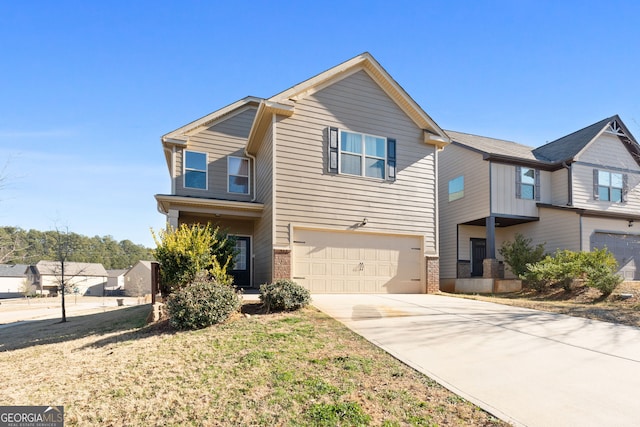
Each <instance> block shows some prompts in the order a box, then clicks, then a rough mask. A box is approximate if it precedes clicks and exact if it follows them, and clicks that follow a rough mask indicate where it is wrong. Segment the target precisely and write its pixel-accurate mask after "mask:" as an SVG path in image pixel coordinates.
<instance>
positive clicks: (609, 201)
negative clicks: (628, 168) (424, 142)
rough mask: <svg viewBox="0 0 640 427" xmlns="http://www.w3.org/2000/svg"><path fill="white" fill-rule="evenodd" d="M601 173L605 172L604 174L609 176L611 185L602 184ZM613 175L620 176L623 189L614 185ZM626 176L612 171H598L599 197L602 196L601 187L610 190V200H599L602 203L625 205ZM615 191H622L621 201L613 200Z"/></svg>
mask: <svg viewBox="0 0 640 427" xmlns="http://www.w3.org/2000/svg"><path fill="white" fill-rule="evenodd" d="M600 172H603V173H606V174H608V175H609V185H602V184H601V183H600V179H599V176H600ZM613 175H620V179H621V180H622V187H615V186H614V185H613V179H612V176H613ZM624 175H625V174H624V173H622V172H612V171H608V170H604V169H598V184H597V186H598V195H599V194H600V187H603V188H605V187H606V188H608V189H609V198H608V199H606V200H604V199H602V198H600V197H598V200H599V201H601V202H608V203H623V202H624ZM613 189H616V190H620V200H612V197H611V194H612V190H613Z"/></svg>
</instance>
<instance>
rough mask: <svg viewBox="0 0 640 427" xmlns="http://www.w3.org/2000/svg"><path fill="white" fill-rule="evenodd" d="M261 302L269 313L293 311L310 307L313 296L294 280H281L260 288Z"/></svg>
mask: <svg viewBox="0 0 640 427" xmlns="http://www.w3.org/2000/svg"><path fill="white" fill-rule="evenodd" d="M260 301H262V304H263V306H264V307H265V309H266V310H267V312H269V311H271V310H284V311H292V310H297V309H299V308H302V307H305V306H307V305H309V302H311V295H310V294H309V291H308V290H307V289H305V288H303V287H302V286H300V285H298V284H297V283H296V282H294V281H293V280H289V279H280V280H276V281H275V282H273V283H270V284H264V285H262V286H260Z"/></svg>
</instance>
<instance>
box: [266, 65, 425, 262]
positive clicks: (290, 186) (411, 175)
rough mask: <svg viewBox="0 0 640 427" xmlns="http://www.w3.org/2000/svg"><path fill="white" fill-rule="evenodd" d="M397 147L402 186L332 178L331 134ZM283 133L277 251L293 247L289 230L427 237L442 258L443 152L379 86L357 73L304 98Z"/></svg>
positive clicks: (281, 125) (282, 122) (281, 126)
mask: <svg viewBox="0 0 640 427" xmlns="http://www.w3.org/2000/svg"><path fill="white" fill-rule="evenodd" d="M329 126H335V127H338V128H341V129H345V130H350V131H353V132H359V133H366V134H371V135H377V136H382V137H389V138H394V139H396V145H397V149H396V152H397V180H396V181H395V182H389V181H382V180H376V179H369V178H362V177H355V176H349V175H334V174H330V173H328V172H327V164H326V157H327V156H326V151H327V145H326V140H327V128H328V127H329ZM276 127H277V142H276V147H275V149H276V152H277V156H276V157H277V165H276V171H277V173H276V185H277V193H276V197H277V222H276V244H277V245H278V246H288V245H289V244H290V242H289V225H290V224H294V225H296V226H307V227H327V228H333V229H337V230H349V229H353V228H354V227H355V225H356V224H358V223H360V222H361V221H362V220H363V218H365V217H366V218H367V219H368V224H367V225H366V229H367V231H380V232H391V233H408V234H416V233H419V234H422V235H424V236H425V247H426V252H427V253H429V254H434V253H437V248H436V247H435V245H436V243H435V242H436V229H435V226H436V223H437V222H436V218H435V215H436V210H435V206H436V200H435V148H434V147H432V146H429V145H426V144H425V143H424V142H423V131H422V129H419V128H418V127H417V126H416V125H415V123H414V122H413V121H412V120H410V119H409V118H408V117H407V116H406V115H405V114H404V113H403V112H402V110H401V109H400V108H399V107H398V106H397V105H396V104H395V103H394V102H393V101H392V100H391V99H390V98H389V97H388V96H387V95H386V94H385V93H384V92H383V91H382V90H381V89H380V88H379V87H378V86H377V85H376V84H375V83H374V82H373V80H372V79H371V78H370V77H369V76H368V74H366V72H364V71H360V72H357V73H355V74H352V75H350V76H349V77H346V78H344V79H343V80H341V81H339V82H336V83H334V84H333V85H331V86H329V87H327V88H324V89H323V90H321V91H319V92H316V93H315V94H313V95H311V96H308V97H306V98H304V99H303V100H301V101H299V102H298V103H297V104H296V111H295V114H294V115H293V116H292V117H290V118H280V119H279V120H278V122H277V124H276Z"/></svg>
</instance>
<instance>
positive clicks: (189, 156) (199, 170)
mask: <svg viewBox="0 0 640 427" xmlns="http://www.w3.org/2000/svg"><path fill="white" fill-rule="evenodd" d="M184 186H185V188H198V189H201V190H206V189H207V153H199V152H197V151H185V152H184Z"/></svg>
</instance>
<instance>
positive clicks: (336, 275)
mask: <svg viewBox="0 0 640 427" xmlns="http://www.w3.org/2000/svg"><path fill="white" fill-rule="evenodd" d="M291 246H292V267H293V268H292V276H293V280H294V281H296V282H298V283H299V284H301V285H302V286H304V287H305V288H307V289H309V290H310V291H311V292H313V293H424V292H425V291H426V286H425V283H426V266H425V258H424V236H422V235H416V234H390V233H376V232H366V231H362V230H354V231H345V230H334V229H322V228H306V227H292V239H291Z"/></svg>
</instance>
